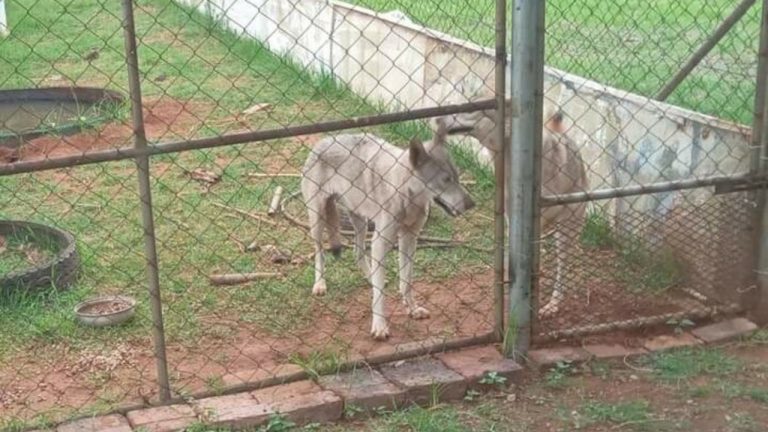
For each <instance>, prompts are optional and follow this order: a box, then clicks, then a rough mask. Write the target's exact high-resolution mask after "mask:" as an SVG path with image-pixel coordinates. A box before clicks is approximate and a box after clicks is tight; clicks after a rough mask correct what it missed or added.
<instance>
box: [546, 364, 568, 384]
mask: <svg viewBox="0 0 768 432" xmlns="http://www.w3.org/2000/svg"><path fill="white" fill-rule="evenodd" d="M572 371H573V365H572V364H571V362H569V361H559V362H557V363H556V364H555V366H554V367H553V368H552V369H550V370H549V371H547V373H546V375H545V376H544V385H545V386H547V387H549V388H555V389H559V388H563V387H565V382H566V379H567V378H568V376H569V375H570V374H571V373H572Z"/></svg>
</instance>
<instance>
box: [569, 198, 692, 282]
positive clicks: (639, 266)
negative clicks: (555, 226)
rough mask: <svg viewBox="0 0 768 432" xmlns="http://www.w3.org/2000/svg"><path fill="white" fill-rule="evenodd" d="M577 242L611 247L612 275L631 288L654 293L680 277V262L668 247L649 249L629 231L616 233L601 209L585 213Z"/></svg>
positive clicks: (599, 246)
mask: <svg viewBox="0 0 768 432" xmlns="http://www.w3.org/2000/svg"><path fill="white" fill-rule="evenodd" d="M580 241H581V244H582V245H583V246H584V247H586V248H593V249H595V248H597V249H612V250H615V251H616V252H617V258H618V264H617V268H616V271H615V274H616V277H617V278H618V279H619V280H620V281H621V282H622V283H623V284H624V285H625V286H626V287H628V288H629V289H630V290H632V291H635V292H638V293H650V294H658V293H661V292H663V291H666V290H668V289H669V288H672V287H673V286H675V285H677V284H678V283H680V282H681V281H682V279H683V268H682V264H681V263H680V261H679V259H678V258H677V256H675V254H674V253H673V252H672V251H671V250H670V249H669V248H667V247H665V246H663V245H662V246H660V247H655V248H651V247H649V246H648V245H647V242H645V241H643V240H642V239H641V238H639V237H637V236H635V235H633V234H624V233H617V232H616V231H615V230H614V228H613V226H612V225H611V223H610V220H609V219H608V215H607V214H606V213H605V212H604V211H603V210H601V209H590V210H589V211H588V212H587V215H586V219H585V223H584V227H583V229H582V231H581V235H580Z"/></svg>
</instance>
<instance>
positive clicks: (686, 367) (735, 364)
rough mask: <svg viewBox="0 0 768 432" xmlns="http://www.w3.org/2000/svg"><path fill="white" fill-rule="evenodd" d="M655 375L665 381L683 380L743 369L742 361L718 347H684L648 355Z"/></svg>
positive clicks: (727, 373) (731, 372)
mask: <svg viewBox="0 0 768 432" xmlns="http://www.w3.org/2000/svg"><path fill="white" fill-rule="evenodd" d="M648 361H649V363H650V365H651V367H652V368H653V370H654V373H655V375H656V376H657V377H658V378H660V379H662V380H665V381H681V380H688V379H691V378H695V377H697V376H702V375H708V376H716V377H724V376H728V375H730V374H733V373H736V372H738V371H739V370H740V369H741V366H742V365H741V362H740V361H739V360H738V359H736V358H735V357H733V356H730V355H728V354H726V353H725V352H723V351H722V350H720V349H716V348H712V349H710V348H704V349H697V348H684V349H679V350H673V351H669V352H663V353H659V354H655V355H652V356H650V357H648Z"/></svg>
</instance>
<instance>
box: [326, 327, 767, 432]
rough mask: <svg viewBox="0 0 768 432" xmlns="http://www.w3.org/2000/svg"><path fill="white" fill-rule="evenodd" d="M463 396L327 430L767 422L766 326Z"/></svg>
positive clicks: (668, 427)
mask: <svg viewBox="0 0 768 432" xmlns="http://www.w3.org/2000/svg"><path fill="white" fill-rule="evenodd" d="M702 363H705V364H706V366H707V367H697V366H696V365H697V364H699V365H701V364H702ZM467 399H472V400H465V401H463V402H461V403H456V404H450V405H442V406H436V407H433V408H428V409H411V410H407V411H404V412H398V413H393V414H388V415H385V416H382V417H379V418H375V419H372V420H364V419H359V420H354V419H353V420H352V421H347V422H345V423H342V424H339V425H336V426H334V427H332V428H329V429H327V430H331V431H334V432H342V431H343V432H351V431H376V432H390V431H391V432H395V431H419V432H430V431H435V432H437V431H452V432H463V431H483V432H485V431H487V432H491V431H494V432H523V431H525V432H561V431H562V432H565V431H588V432H611V431H630V432H643V431H648V432H651V431H653V432H667V431H669V432H672V431H697V432H764V431H766V430H768V331H767V330H763V331H762V333H759V336H758V337H757V338H755V339H753V340H752V341H746V342H739V343H732V344H729V345H727V346H724V347H707V348H699V349H695V350H693V351H690V350H678V351H672V352H669V353H666V354H663V355H662V356H658V357H653V356H646V357H641V358H637V359H630V360H627V361H610V362H606V361H593V362H591V363H586V364H584V365H583V366H581V367H578V368H577V367H569V368H562V369H556V370H553V371H548V372H543V373H534V372H529V373H528V375H527V376H526V379H525V381H524V383H523V384H522V385H519V386H516V387H515V386H513V387H511V388H508V389H504V390H499V391H497V392H495V393H492V394H489V395H487V396H478V397H474V398H472V397H470V398H467Z"/></svg>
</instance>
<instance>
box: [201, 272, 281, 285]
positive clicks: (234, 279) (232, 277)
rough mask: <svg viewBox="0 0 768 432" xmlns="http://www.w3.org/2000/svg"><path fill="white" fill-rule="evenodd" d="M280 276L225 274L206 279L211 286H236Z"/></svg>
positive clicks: (268, 274) (278, 274) (269, 274)
mask: <svg viewBox="0 0 768 432" xmlns="http://www.w3.org/2000/svg"><path fill="white" fill-rule="evenodd" d="M279 276H281V274H280V273H225V274H212V275H210V276H208V279H209V280H210V281H211V284H213V285H237V284H241V283H246V282H251V281H255V280H258V279H266V278H273V277H279Z"/></svg>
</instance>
